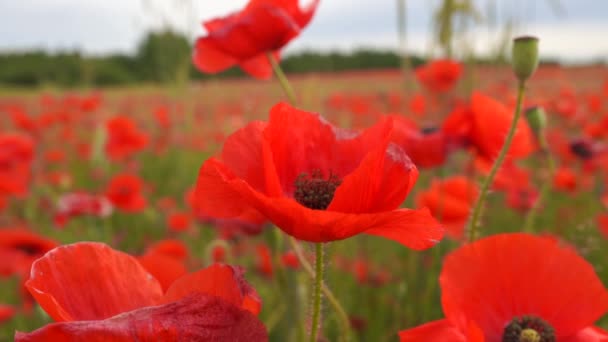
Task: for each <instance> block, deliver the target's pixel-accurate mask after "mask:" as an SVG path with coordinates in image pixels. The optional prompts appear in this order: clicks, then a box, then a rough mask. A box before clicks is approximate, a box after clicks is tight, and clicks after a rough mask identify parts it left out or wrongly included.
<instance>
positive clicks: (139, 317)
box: [15, 242, 267, 342]
mask: <svg viewBox="0 0 608 342" xmlns="http://www.w3.org/2000/svg"><path fill="white" fill-rule="evenodd" d="M26 286H27V288H28V289H29V290H30V292H31V294H32V295H33V296H34V298H35V299H36V301H37V302H38V303H39V304H40V306H42V308H43V309H44V310H45V311H46V312H47V313H48V314H49V316H51V317H52V318H53V319H54V320H55V321H57V322H58V323H54V324H49V325H47V326H45V327H42V328H40V329H38V330H36V331H34V332H31V333H20V332H17V333H16V335H15V341H58V340H75V339H78V340H86V341H121V342H122V341H125V342H126V341H131V340H132V339H133V337H134V336H137V340H139V341H159V340H162V341H184V340H189V341H194V340H251V341H265V340H267V333H266V329H265V328H264V326H263V324H262V323H261V322H260V321H259V320H258V319H257V318H256V317H255V314H257V313H258V312H259V310H260V302H259V298H258V297H257V294H256V293H255V290H253V288H252V287H251V286H249V284H247V283H246V282H245V280H244V279H243V278H242V272H241V271H240V270H239V269H236V268H233V267H231V266H226V265H213V266H210V267H208V268H206V269H202V270H200V271H198V272H195V273H192V274H187V275H184V276H183V277H181V278H180V279H178V280H176V281H175V282H174V283H173V284H172V285H171V286H170V287H169V289H168V290H167V291H166V293H164V294H163V291H162V289H161V286H160V284H159V283H158V280H157V279H155V278H154V277H152V276H150V274H149V273H148V272H146V271H145V269H144V268H143V267H142V266H141V265H140V264H139V263H138V262H137V260H136V259H135V258H133V257H132V256H130V255H127V254H124V253H122V252H118V251H115V250H113V249H111V248H109V247H108V246H106V245H104V244H100V243H94V242H81V243H76V244H72V245H66V246H62V247H58V248H56V249H54V250H53V251H51V252H49V253H48V254H46V255H45V256H44V257H43V258H41V259H39V260H37V261H36V262H35V263H34V265H33V267H32V277H31V278H30V280H28V282H27V283H26Z"/></svg>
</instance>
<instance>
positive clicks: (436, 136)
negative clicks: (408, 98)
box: [390, 115, 448, 168]
mask: <svg viewBox="0 0 608 342" xmlns="http://www.w3.org/2000/svg"><path fill="white" fill-rule="evenodd" d="M390 118H391V119H392V120H393V125H394V127H393V137H392V141H393V142H394V143H396V144H397V145H399V147H401V148H402V149H403V150H404V151H405V153H407V155H408V156H409V157H410V158H411V159H412V161H413V162H414V164H415V165H416V166H417V167H420V168H427V167H428V168H430V167H437V166H441V165H443V164H444V163H445V161H446V158H447V156H448V139H446V137H445V134H444V133H443V132H442V131H441V130H440V129H438V128H433V127H430V128H423V129H420V128H418V125H416V124H415V123H414V122H413V121H410V120H408V119H406V118H405V117H403V116H402V115H391V116H390Z"/></svg>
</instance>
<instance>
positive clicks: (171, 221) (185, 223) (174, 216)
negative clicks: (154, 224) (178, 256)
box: [167, 212, 190, 232]
mask: <svg viewBox="0 0 608 342" xmlns="http://www.w3.org/2000/svg"><path fill="white" fill-rule="evenodd" d="M167 227H169V230H171V231H172V232H183V231H186V230H188V228H190V214H188V213H186V212H174V213H171V214H169V215H168V216H167Z"/></svg>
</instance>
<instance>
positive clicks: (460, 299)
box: [440, 234, 608, 341]
mask: <svg viewBox="0 0 608 342" xmlns="http://www.w3.org/2000/svg"><path fill="white" fill-rule="evenodd" d="M547 256H551V257H550V258H548V257H547ZM564 270H568V272H564ZM440 284H441V288H442V302H443V307H444V308H443V310H444V313H445V315H446V317H447V318H448V319H452V320H456V319H457V318H458V317H466V318H467V319H468V320H471V321H474V322H476V323H477V325H478V326H479V327H480V328H481V329H482V330H483V331H484V333H485V335H486V338H488V339H489V340H491V341H494V340H499V339H500V335H501V334H502V331H503V328H504V326H505V325H506V324H508V323H509V322H510V321H511V320H512V319H513V318H515V317H521V316H523V315H534V316H537V317H539V318H541V319H543V320H545V321H546V322H547V323H549V324H550V325H551V326H553V327H554V329H555V332H556V336H557V339H558V340H560V338H562V337H568V336H571V335H573V334H575V333H576V332H577V331H579V330H581V329H583V328H585V327H588V326H590V325H591V324H592V323H593V322H594V321H595V320H597V319H598V318H599V317H600V316H601V315H602V314H604V313H605V312H606V311H607V310H608V292H607V291H606V290H605V288H604V286H603V284H602V282H601V281H600V280H599V278H598V277H597V275H596V274H595V271H594V269H593V267H592V266H591V265H590V264H589V263H587V262H586V261H585V260H584V259H583V258H581V257H579V256H578V255H577V254H576V252H575V251H574V250H573V249H571V248H569V247H564V246H561V245H560V243H559V242H558V241H557V240H556V239H554V238H547V237H544V238H541V237H535V236H533V235H528V234H500V235H495V236H492V237H488V238H485V239H482V240H479V241H477V242H474V243H472V244H469V245H465V246H464V247H462V248H460V249H459V250H457V251H455V252H453V253H452V254H450V255H448V256H447V257H446V259H445V261H444V267H443V271H442V273H441V276H440ZM556 284H558V285H556ZM573 312H576V313H577V314H576V315H572V313H573Z"/></svg>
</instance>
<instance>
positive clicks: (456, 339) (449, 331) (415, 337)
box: [399, 319, 468, 342]
mask: <svg viewBox="0 0 608 342" xmlns="http://www.w3.org/2000/svg"><path fill="white" fill-rule="evenodd" d="M399 339H400V341H402V342H427V341H442V342H468V340H467V339H466V338H465V336H464V335H463V334H462V333H461V332H460V330H459V329H458V328H457V327H455V326H454V325H452V323H450V321H449V320H447V319H442V320H438V321H433V322H429V323H426V324H423V325H421V326H418V327H415V328H412V329H408V330H402V331H400V332H399Z"/></svg>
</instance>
